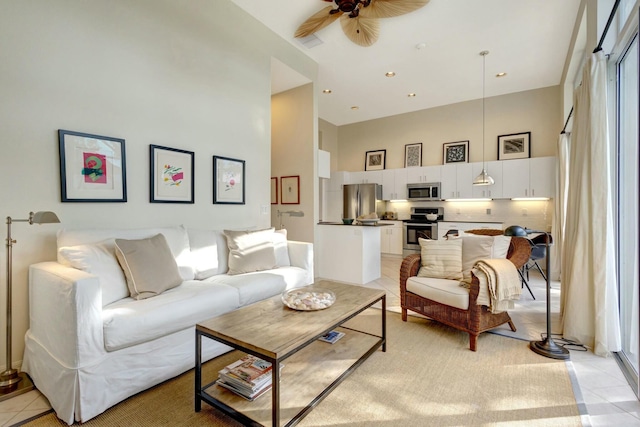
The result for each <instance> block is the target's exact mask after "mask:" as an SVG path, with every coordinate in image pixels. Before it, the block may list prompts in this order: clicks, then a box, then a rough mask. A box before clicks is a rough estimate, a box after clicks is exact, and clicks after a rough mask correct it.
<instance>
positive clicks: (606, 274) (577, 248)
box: [561, 51, 620, 356]
mask: <svg viewBox="0 0 640 427" xmlns="http://www.w3.org/2000/svg"><path fill="white" fill-rule="evenodd" d="M606 62H607V61H606V58H605V56H604V54H603V53H602V51H600V52H596V53H594V54H592V55H591V56H590V57H589V58H588V60H587V63H586V64H585V67H584V70H583V73H582V84H581V86H580V87H579V88H578V89H577V90H576V92H575V95H574V104H573V105H574V123H573V130H572V133H571V146H570V150H569V175H568V176H569V180H568V187H567V207H566V219H565V234H564V242H563V257H562V266H561V281H562V292H563V293H564V294H565V295H564V298H563V301H564V305H563V307H562V320H563V335H564V337H565V338H569V339H575V340H578V341H580V342H582V343H583V344H585V345H587V346H589V347H591V348H592V349H593V351H594V353H595V354H597V355H600V356H606V355H607V354H608V353H609V352H611V351H619V350H620V324H619V317H618V296H617V294H618V291H617V283H616V273H615V260H614V250H615V247H614V238H613V237H614V234H613V233H614V228H613V209H612V206H611V188H612V187H611V175H610V173H609V133H608V123H607V92H606V74H607V63H606Z"/></svg>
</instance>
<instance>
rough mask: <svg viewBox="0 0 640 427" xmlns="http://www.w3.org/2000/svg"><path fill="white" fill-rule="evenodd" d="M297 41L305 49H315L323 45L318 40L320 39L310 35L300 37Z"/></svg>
mask: <svg viewBox="0 0 640 427" xmlns="http://www.w3.org/2000/svg"><path fill="white" fill-rule="evenodd" d="M298 41H300V43H302V45H303V46H304V47H306V48H307V49H311V48H312V47H316V46H318V45H320V44H322V43H324V42H323V41H322V40H320V37H318V36H316V35H315V34H310V35H308V36H307V37H301V38H299V39H298Z"/></svg>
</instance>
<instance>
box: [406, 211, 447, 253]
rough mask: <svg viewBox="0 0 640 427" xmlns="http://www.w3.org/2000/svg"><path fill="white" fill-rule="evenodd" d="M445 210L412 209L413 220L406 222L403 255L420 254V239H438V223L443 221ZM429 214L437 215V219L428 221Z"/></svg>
mask: <svg viewBox="0 0 640 427" xmlns="http://www.w3.org/2000/svg"><path fill="white" fill-rule="evenodd" d="M443 211H444V209H443V208H412V209H411V219H409V220H405V221H404V234H403V238H402V254H403V256H407V255H409V254H415V253H420V242H419V241H418V239H431V240H437V239H438V221H442V219H443ZM427 214H430V218H433V217H432V215H437V217H436V218H435V219H427Z"/></svg>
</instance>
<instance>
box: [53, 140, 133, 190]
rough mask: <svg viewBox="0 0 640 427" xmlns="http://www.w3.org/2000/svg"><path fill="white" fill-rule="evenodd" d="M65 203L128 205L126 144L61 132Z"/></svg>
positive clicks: (61, 187) (61, 168)
mask: <svg viewBox="0 0 640 427" xmlns="http://www.w3.org/2000/svg"><path fill="white" fill-rule="evenodd" d="M58 144H59V146H58V148H59V155H60V198H61V201H62V202H65V203H68V202H71V203H77V202H92V203H114V202H115V203H118V202H119V203H123V202H126V201H127V168H126V156H125V141H124V139H121V138H114V137H110V136H101V135H93V134H90V133H84V132H75V131H70V130H64V129H58Z"/></svg>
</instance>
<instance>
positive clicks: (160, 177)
mask: <svg viewBox="0 0 640 427" xmlns="http://www.w3.org/2000/svg"><path fill="white" fill-rule="evenodd" d="M194 157H195V155H194V153H193V151H185V150H178V149H177V148H169V147H161V146H159V145H150V146H149V159H150V168H149V170H150V171H151V185H150V189H149V202H150V203H194V201H195V200H194V185H193V184H194Z"/></svg>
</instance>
